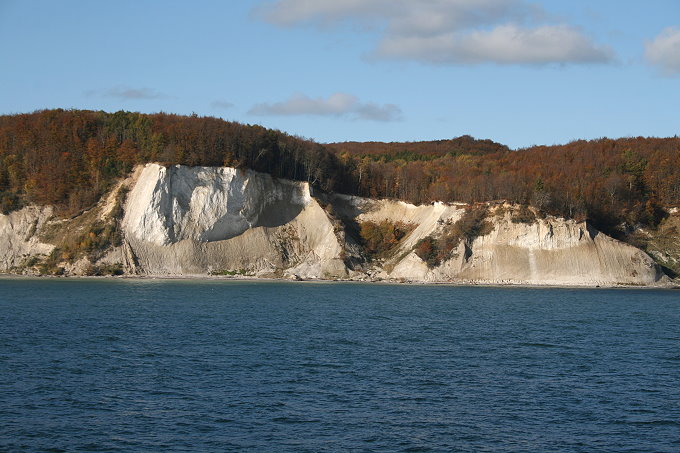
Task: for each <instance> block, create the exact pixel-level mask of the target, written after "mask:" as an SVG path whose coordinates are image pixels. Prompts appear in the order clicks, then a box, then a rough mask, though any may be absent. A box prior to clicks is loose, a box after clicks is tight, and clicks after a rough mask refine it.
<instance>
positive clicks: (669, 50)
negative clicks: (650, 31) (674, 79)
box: [645, 27, 680, 75]
mask: <svg viewBox="0 0 680 453" xmlns="http://www.w3.org/2000/svg"><path fill="white" fill-rule="evenodd" d="M645 57H646V58H647V61H649V62H650V63H651V64H653V65H656V66H659V67H660V68H661V70H662V71H663V72H664V74H667V75H679V74H680V28H677V27H669V28H666V29H664V30H663V31H661V33H660V34H659V35H658V36H657V37H656V38H654V40H653V41H650V42H647V43H646V44H645Z"/></svg>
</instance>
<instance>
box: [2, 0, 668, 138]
mask: <svg viewBox="0 0 680 453" xmlns="http://www.w3.org/2000/svg"><path fill="white" fill-rule="evenodd" d="M0 68H1V70H0V113H19V112H30V111H33V110H36V109H42V108H55V107H61V108H79V109H80V108H84V109H95V110H99V109H102V110H106V111H116V110H120V109H123V110H131V111H141V112H149V113H150V112H158V111H164V112H172V113H179V114H191V113H193V112H195V113H197V114H199V115H211V116H218V117H222V118H224V119H227V120H235V121H239V122H243V123H248V124H255V123H256V124H262V125H264V126H266V127H272V128H276V129H281V130H283V131H286V132H288V133H291V134H295V135H300V136H304V137H308V138H313V139H315V140H317V141H319V142H332V141H345V140H360V141H369V140H380V141H410V140H430V139H445V138H452V137H457V136H460V135H463V134H469V135H472V136H474V137H477V138H490V139H492V140H496V141H499V142H502V143H505V144H507V145H509V146H511V147H513V148H519V147H525V146H531V145H534V144H548V145H549V144H554V143H565V142H568V141H570V140H574V139H579V138H586V139H591V138H598V137H604V136H607V137H626V136H639V135H642V136H673V135H676V134H678V131H679V130H680V114H678V111H679V110H680V2H679V1H677V0H650V1H648V2H641V1H637V0H635V1H634V0H619V1H614V0H597V1H592V0H572V1H563V0H559V1H558V0H543V1H538V0H536V1H534V0H421V1H415V0H315V1H310V0H267V1H258V0H238V1H235V0H234V1H192V2H188V1H184V2H180V1H161V0H158V1H144V0H141V1H140V0H136V1H130V0H118V1H115V2H103V1H69V0H64V1H59V2H57V1H33V0H22V1H19V0H16V1H14V0H0Z"/></svg>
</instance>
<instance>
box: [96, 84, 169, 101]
mask: <svg viewBox="0 0 680 453" xmlns="http://www.w3.org/2000/svg"><path fill="white" fill-rule="evenodd" d="M85 95H87V96H105V97H111V98H118V99H125V100H128V99H162V98H167V97H168V96H167V95H165V94H163V93H159V92H158V91H156V90H153V89H151V88H131V87H127V86H117V87H114V88H109V89H108V90H88V91H86V92H85Z"/></svg>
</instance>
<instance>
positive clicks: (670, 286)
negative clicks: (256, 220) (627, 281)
mask: <svg viewBox="0 0 680 453" xmlns="http://www.w3.org/2000/svg"><path fill="white" fill-rule="evenodd" d="M42 279H61V280H95V281H116V280H119V281H120V280H122V281H125V280H128V281H134V280H139V281H208V282H252V283H301V284H305V283H317V284H318V283H325V284H334V283H357V284H377V285H390V286H396V285H409V286H451V287H461V288H473V287H481V288H530V289H643V290H680V283H678V282H675V281H671V282H669V283H666V284H662V285H624V284H614V285H607V284H600V285H568V284H550V283H546V284H536V283H513V282H480V281H474V282H465V281H436V282H428V281H416V280H396V279H393V280H386V279H351V278H347V279H339V278H338V279H320V278H319V279H316V278H283V277H282V278H274V277H255V276H243V275H236V276H231V275H26V274H14V273H0V281H2V280H42Z"/></svg>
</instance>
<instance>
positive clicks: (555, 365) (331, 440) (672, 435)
mask: <svg viewBox="0 0 680 453" xmlns="http://www.w3.org/2000/svg"><path fill="white" fill-rule="evenodd" d="M0 451H3V452H72V451H87V452H102V451H106V452H204V451H205V452H220V451H262V452H287V451H290V452H320V451H357V452H364V451H365V452H371V451H390V452H391V451H403V452H439V451H441V452H448V451H471V452H487V451H489V452H490V451H502V452H506V451H521V452H570V451H574V452H678V451H680V291H655V290H635V289H626V290H605V289H597V290H586V289H529V288H488V287H487V288H482V287H453V286H406V285H383V284H350V283H277V282H237V281H168V280H78V279H6V278H5V279H0Z"/></svg>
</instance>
